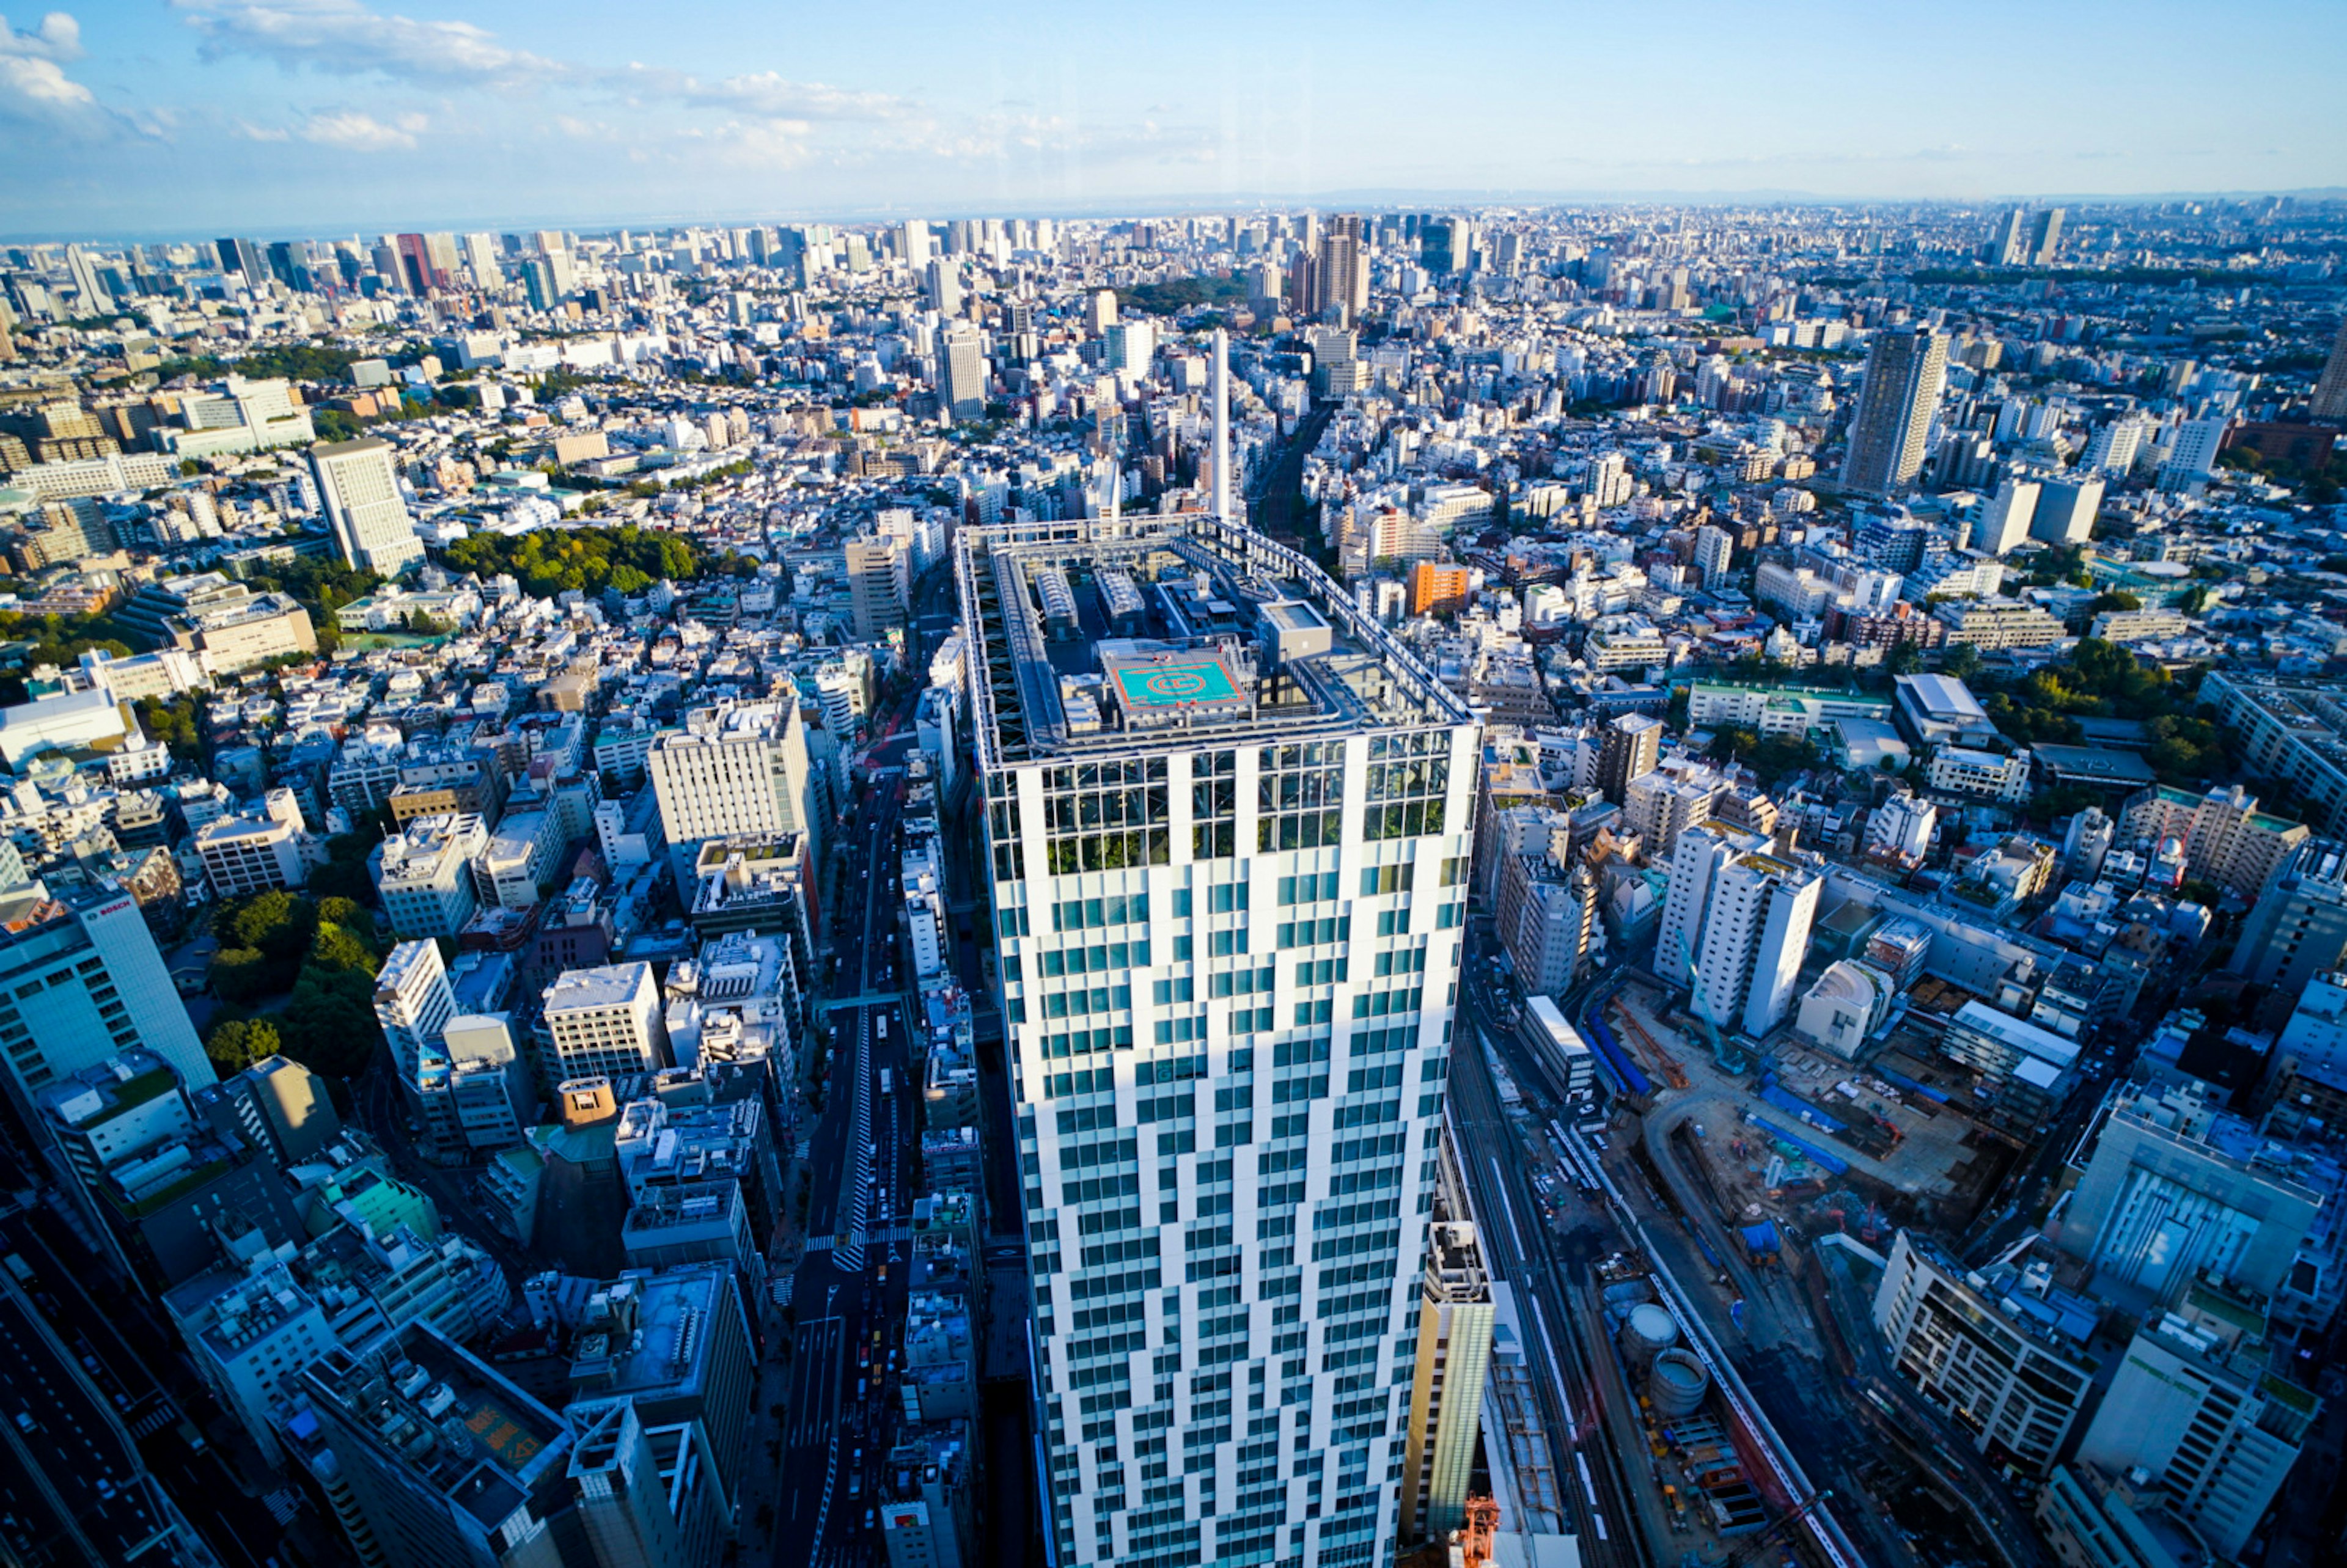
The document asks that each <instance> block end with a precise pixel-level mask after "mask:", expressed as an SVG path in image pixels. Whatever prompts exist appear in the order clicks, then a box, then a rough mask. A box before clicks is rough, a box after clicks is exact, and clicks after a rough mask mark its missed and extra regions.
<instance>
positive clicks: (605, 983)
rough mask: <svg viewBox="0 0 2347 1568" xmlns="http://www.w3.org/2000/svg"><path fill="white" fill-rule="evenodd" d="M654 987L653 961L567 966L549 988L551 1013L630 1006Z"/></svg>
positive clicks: (548, 1005) (548, 1004) (547, 1008)
mask: <svg viewBox="0 0 2347 1568" xmlns="http://www.w3.org/2000/svg"><path fill="white" fill-rule="evenodd" d="M649 989H651V965H650V964H643V963H636V964H605V965H603V966H601V967H600V968H592V969H566V970H564V971H563V973H562V975H561V977H560V978H559V979H557V980H556V981H555V982H554V983H553V984H552V985H550V986H548V987H547V988H546V1010H547V1011H548V1013H556V1012H572V1011H576V1010H578V1009H583V1008H614V1007H626V1006H628V1005H629V1004H630V1003H631V1002H633V1001H634V1000H635V999H636V998H637V997H638V996H639V995H640V994H641V993H643V992H645V991H647V990H649Z"/></svg>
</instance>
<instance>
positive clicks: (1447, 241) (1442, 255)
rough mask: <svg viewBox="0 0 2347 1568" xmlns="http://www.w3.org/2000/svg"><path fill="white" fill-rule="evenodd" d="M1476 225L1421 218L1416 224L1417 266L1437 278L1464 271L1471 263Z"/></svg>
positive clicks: (1453, 219) (1460, 219) (1453, 220)
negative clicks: (1446, 273)
mask: <svg viewBox="0 0 2347 1568" xmlns="http://www.w3.org/2000/svg"><path fill="white" fill-rule="evenodd" d="M1474 251H1475V226H1474V225H1473V224H1471V223H1470V222H1468V220H1466V219H1464V218H1422V219H1420V220H1419V225H1418V264H1419V266H1421V267H1424V268H1425V269H1426V270H1427V271H1428V272H1432V273H1434V274H1435V275H1436V276H1437V277H1440V276H1441V275H1442V274H1443V273H1445V272H1465V271H1467V270H1468V268H1469V267H1470V266H1471V265H1472V264H1473V258H1474Z"/></svg>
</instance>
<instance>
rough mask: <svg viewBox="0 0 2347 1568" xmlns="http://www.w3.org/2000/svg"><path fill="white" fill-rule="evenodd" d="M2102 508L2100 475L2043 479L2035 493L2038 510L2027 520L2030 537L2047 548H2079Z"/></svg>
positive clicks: (2088, 534)
mask: <svg viewBox="0 0 2347 1568" xmlns="http://www.w3.org/2000/svg"><path fill="white" fill-rule="evenodd" d="M2102 507H2103V480H2102V477H2101V476H2099V475H2092V474H2089V475H2081V476H2076V477H2071V478H2067V479H2046V480H2044V481H2042V482H2041V483H2040V484H2039V486H2038V489H2037V509H2036V511H2035V512H2034V513H2033V514H2031V516H2030V518H2029V537H2030V538H2033V539H2042V540H2044V541H2045V543H2047V544H2049V545H2082V544H2085V543H2086V540H2087V539H2089V538H2092V537H2093V535H2094V529H2095V514H2096V512H2099V511H2100V510H2102Z"/></svg>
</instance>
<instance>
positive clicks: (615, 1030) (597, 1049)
mask: <svg viewBox="0 0 2347 1568" xmlns="http://www.w3.org/2000/svg"><path fill="white" fill-rule="evenodd" d="M546 1027H547V1031H548V1039H549V1040H551V1042H552V1044H553V1047H554V1057H555V1061H554V1063H553V1064H552V1065H553V1066H554V1067H556V1068H557V1069H559V1076H560V1077H561V1078H563V1079H572V1078H610V1077H614V1076H620V1075H624V1074H628V1073H637V1072H653V1071H659V1070H660V1069H661V1068H663V1067H666V1066H668V1065H669V1049H668V1025H667V1023H666V1022H665V1021H664V1020H663V1019H662V1017H661V995H660V988H659V987H658V986H656V985H654V984H653V983H652V967H651V965H650V964H641V963H639V964H610V965H605V966H603V967H602V968H592V969H569V970H565V971H564V972H563V974H562V976H561V978H560V979H557V980H556V981H555V982H554V983H553V984H552V985H550V986H548V987H547V988H546Z"/></svg>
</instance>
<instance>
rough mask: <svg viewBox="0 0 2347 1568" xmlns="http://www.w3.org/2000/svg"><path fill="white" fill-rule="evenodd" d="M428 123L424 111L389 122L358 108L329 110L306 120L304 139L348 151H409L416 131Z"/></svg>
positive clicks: (303, 126) (303, 130)
mask: <svg viewBox="0 0 2347 1568" xmlns="http://www.w3.org/2000/svg"><path fill="white" fill-rule="evenodd" d="M423 128H425V118H424V117H423V116H422V115H420V114H410V115H401V116H400V117H399V118H397V119H396V120H395V121H394V122H393V123H391V124H389V125H386V124H384V122H383V121H382V120H379V119H377V118H374V116H373V115H371V114H364V113H362V112H360V111H359V110H357V109H328V110H322V111H320V112H319V113H317V114H313V115H312V116H311V117H310V118H309V119H308V120H307V121H305V122H303V124H302V140H304V141H313V142H316V143H317V144H318V145H319V146H321V147H332V148H339V149H342V150H343V151H344V152H405V151H408V150H411V149H414V147H415V133H416V132H417V131H420V130H422V129H423Z"/></svg>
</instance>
